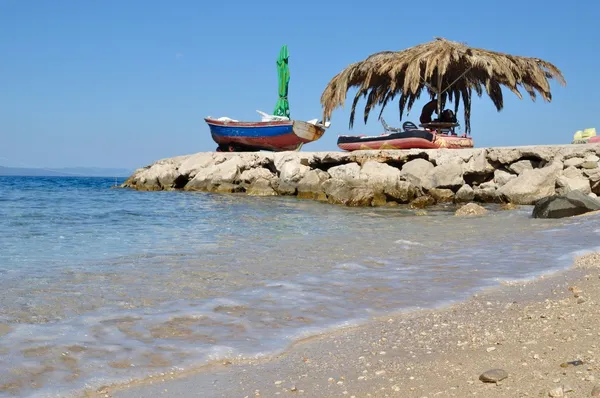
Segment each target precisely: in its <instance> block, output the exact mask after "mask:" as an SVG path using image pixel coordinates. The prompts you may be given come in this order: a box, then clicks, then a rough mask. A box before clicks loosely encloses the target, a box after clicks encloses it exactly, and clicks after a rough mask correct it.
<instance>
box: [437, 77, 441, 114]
mask: <svg viewBox="0 0 600 398" xmlns="http://www.w3.org/2000/svg"><path fill="white" fill-rule="evenodd" d="M437 114H438V118H439V117H440V116H441V115H442V76H441V74H440V72H439V71H438V81H437Z"/></svg>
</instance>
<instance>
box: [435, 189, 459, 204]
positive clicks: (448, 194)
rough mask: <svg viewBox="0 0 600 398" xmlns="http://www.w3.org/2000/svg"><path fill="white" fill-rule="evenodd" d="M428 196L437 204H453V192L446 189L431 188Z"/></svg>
mask: <svg viewBox="0 0 600 398" xmlns="http://www.w3.org/2000/svg"><path fill="white" fill-rule="evenodd" d="M429 194H430V195H431V196H432V197H433V198H434V199H435V201H436V202H438V203H445V202H453V201H454V192H453V191H452V190H451V189H448V188H431V189H430V190H429Z"/></svg>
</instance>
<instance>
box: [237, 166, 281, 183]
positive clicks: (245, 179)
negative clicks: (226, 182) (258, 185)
mask: <svg viewBox="0 0 600 398" xmlns="http://www.w3.org/2000/svg"><path fill="white" fill-rule="evenodd" d="M259 178H262V179H265V180H267V181H270V180H272V179H273V178H275V175H274V174H273V173H271V172H270V171H269V170H267V169H265V168H264V167H257V168H255V169H248V170H244V171H243V172H242V173H241V174H240V177H239V180H240V182H242V183H245V184H252V183H253V182H254V181H256V180H258V179H259Z"/></svg>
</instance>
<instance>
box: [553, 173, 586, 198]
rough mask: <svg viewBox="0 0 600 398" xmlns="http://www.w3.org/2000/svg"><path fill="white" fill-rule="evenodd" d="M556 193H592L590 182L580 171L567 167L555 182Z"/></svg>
mask: <svg viewBox="0 0 600 398" xmlns="http://www.w3.org/2000/svg"><path fill="white" fill-rule="evenodd" d="M556 186H557V187H558V189H557V192H558V193H559V194H565V193H567V192H569V191H581V192H583V193H585V194H588V193H590V192H592V189H591V186H590V180H589V179H588V178H587V177H586V176H584V175H583V172H582V171H581V170H580V169H577V168H575V167H574V166H571V167H567V168H566V169H565V170H563V172H562V174H561V175H559V176H558V178H557V180H556Z"/></svg>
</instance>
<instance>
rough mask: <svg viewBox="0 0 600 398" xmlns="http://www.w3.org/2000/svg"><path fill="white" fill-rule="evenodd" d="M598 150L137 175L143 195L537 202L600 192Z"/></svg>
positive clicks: (233, 156)
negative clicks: (165, 192)
mask: <svg viewBox="0 0 600 398" xmlns="http://www.w3.org/2000/svg"><path fill="white" fill-rule="evenodd" d="M599 156H600V145H596V144H583V145H562V146H529V147H507V148H475V149H460V150H455V149H423V150H419V149H412V150H402V151H400V150H381V151H355V152H279V153H272V152H247V153H220V152H202V153H197V154H193V155H187V156H178V157H175V158H169V159H163V160H159V161H157V162H155V163H154V164H152V165H149V166H147V167H144V168H141V169H138V170H136V171H135V172H134V173H133V175H132V176H131V177H129V178H128V179H127V181H125V183H124V184H123V185H122V186H123V187H128V188H133V189H138V190H173V189H181V190H187V191H208V192H221V193H234V192H245V193H246V194H249V195H258V196H260V195H295V196H297V197H299V198H303V199H313V200H319V201H326V202H329V203H333V204H341V205H346V206H381V205H386V204H399V203H409V204H413V205H414V206H413V207H424V206H427V205H431V204H435V203H441V202H455V203H461V202H480V203H514V204H523V205H531V204H534V203H536V202H537V201H539V200H540V199H542V198H545V197H548V196H552V195H555V194H566V193H568V192H570V191H580V192H581V193H583V194H585V195H589V196H592V197H595V196H596V195H599V194H600V163H599V161H600V157H599Z"/></svg>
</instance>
